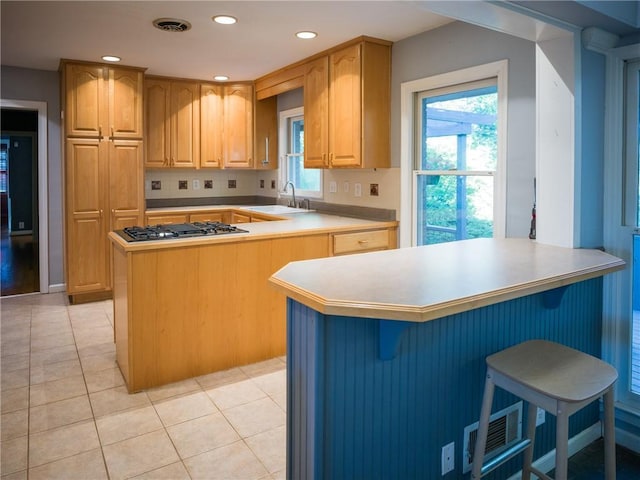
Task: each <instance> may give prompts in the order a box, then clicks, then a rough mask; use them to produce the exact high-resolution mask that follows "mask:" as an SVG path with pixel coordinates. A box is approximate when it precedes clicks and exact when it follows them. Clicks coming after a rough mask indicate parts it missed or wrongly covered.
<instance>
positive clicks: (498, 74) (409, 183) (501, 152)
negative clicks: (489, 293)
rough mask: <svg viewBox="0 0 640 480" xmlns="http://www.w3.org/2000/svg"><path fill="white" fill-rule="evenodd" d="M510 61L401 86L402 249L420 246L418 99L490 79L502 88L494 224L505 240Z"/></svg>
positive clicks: (432, 77)
mask: <svg viewBox="0 0 640 480" xmlns="http://www.w3.org/2000/svg"><path fill="white" fill-rule="evenodd" d="M508 67H509V62H508V60H506V59H505V60H499V61H496V62H492V63H487V64H484V65H478V66H474V67H469V68H465V69H461V70H456V71H453V72H448V73H444V74H440V75H434V76H431V77H426V78H421V79H417V80H412V81H409V82H404V83H402V84H401V85H400V90H401V91H400V95H401V106H400V108H401V115H400V247H412V246H416V245H417V228H416V218H417V216H416V208H417V200H416V190H415V175H414V171H415V170H416V168H415V165H416V163H415V156H416V148H415V145H416V142H417V141H418V139H417V137H416V135H417V133H416V125H415V123H416V120H415V105H416V100H415V99H416V95H419V94H420V93H421V92H424V91H427V90H437V89H443V88H448V87H455V86H457V85H463V84H470V83H472V82H477V81H482V80H485V79H488V78H494V77H495V78H496V86H497V88H498V111H497V123H498V130H497V132H498V144H497V148H498V158H497V164H496V173H495V175H494V216H493V218H494V224H493V237H494V238H504V237H505V232H506V178H507V162H506V145H507V99H508V89H507V85H508Z"/></svg>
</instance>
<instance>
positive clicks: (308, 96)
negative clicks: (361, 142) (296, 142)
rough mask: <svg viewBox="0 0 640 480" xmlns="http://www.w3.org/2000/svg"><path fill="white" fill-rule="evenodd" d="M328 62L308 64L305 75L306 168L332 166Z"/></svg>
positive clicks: (326, 60)
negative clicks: (330, 161)
mask: <svg viewBox="0 0 640 480" xmlns="http://www.w3.org/2000/svg"><path fill="white" fill-rule="evenodd" d="M328 121H329V59H328V57H322V58H319V59H317V60H315V61H314V62H311V63H309V65H308V66H307V68H306V70H305V73H304V166H305V168H323V167H327V166H328V165H329V163H328V161H329V160H328V155H329V137H328V135H329V128H328Z"/></svg>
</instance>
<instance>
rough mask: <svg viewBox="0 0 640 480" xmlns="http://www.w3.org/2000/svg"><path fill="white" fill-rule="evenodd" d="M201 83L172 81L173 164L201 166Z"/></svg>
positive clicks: (174, 165) (189, 166)
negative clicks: (199, 140)
mask: <svg viewBox="0 0 640 480" xmlns="http://www.w3.org/2000/svg"><path fill="white" fill-rule="evenodd" d="M199 106H200V85H198V84H197V83H188V82H172V83H171V117H170V118H171V166H172V167H187V168H194V167H198V166H199V158H200V146H199V142H198V139H199V137H200V107H199Z"/></svg>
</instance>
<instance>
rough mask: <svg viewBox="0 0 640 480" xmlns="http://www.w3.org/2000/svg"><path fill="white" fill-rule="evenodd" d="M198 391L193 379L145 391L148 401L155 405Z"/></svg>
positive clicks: (198, 387)
mask: <svg viewBox="0 0 640 480" xmlns="http://www.w3.org/2000/svg"><path fill="white" fill-rule="evenodd" d="M200 390H201V387H200V384H199V383H198V382H196V381H195V379H193V378H188V379H187V380H183V381H181V382H176V383H170V384H169V385H163V386H161V387H156V388H152V389H149V390H147V395H149V399H150V400H151V401H152V402H153V403H157V402H159V401H162V400H166V399H168V398H171V397H177V396H180V395H185V394H187V393H192V392H195V391H200Z"/></svg>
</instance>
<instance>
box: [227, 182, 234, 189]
mask: <svg viewBox="0 0 640 480" xmlns="http://www.w3.org/2000/svg"><path fill="white" fill-rule="evenodd" d="M227 188H236V181H235V180H227Z"/></svg>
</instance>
